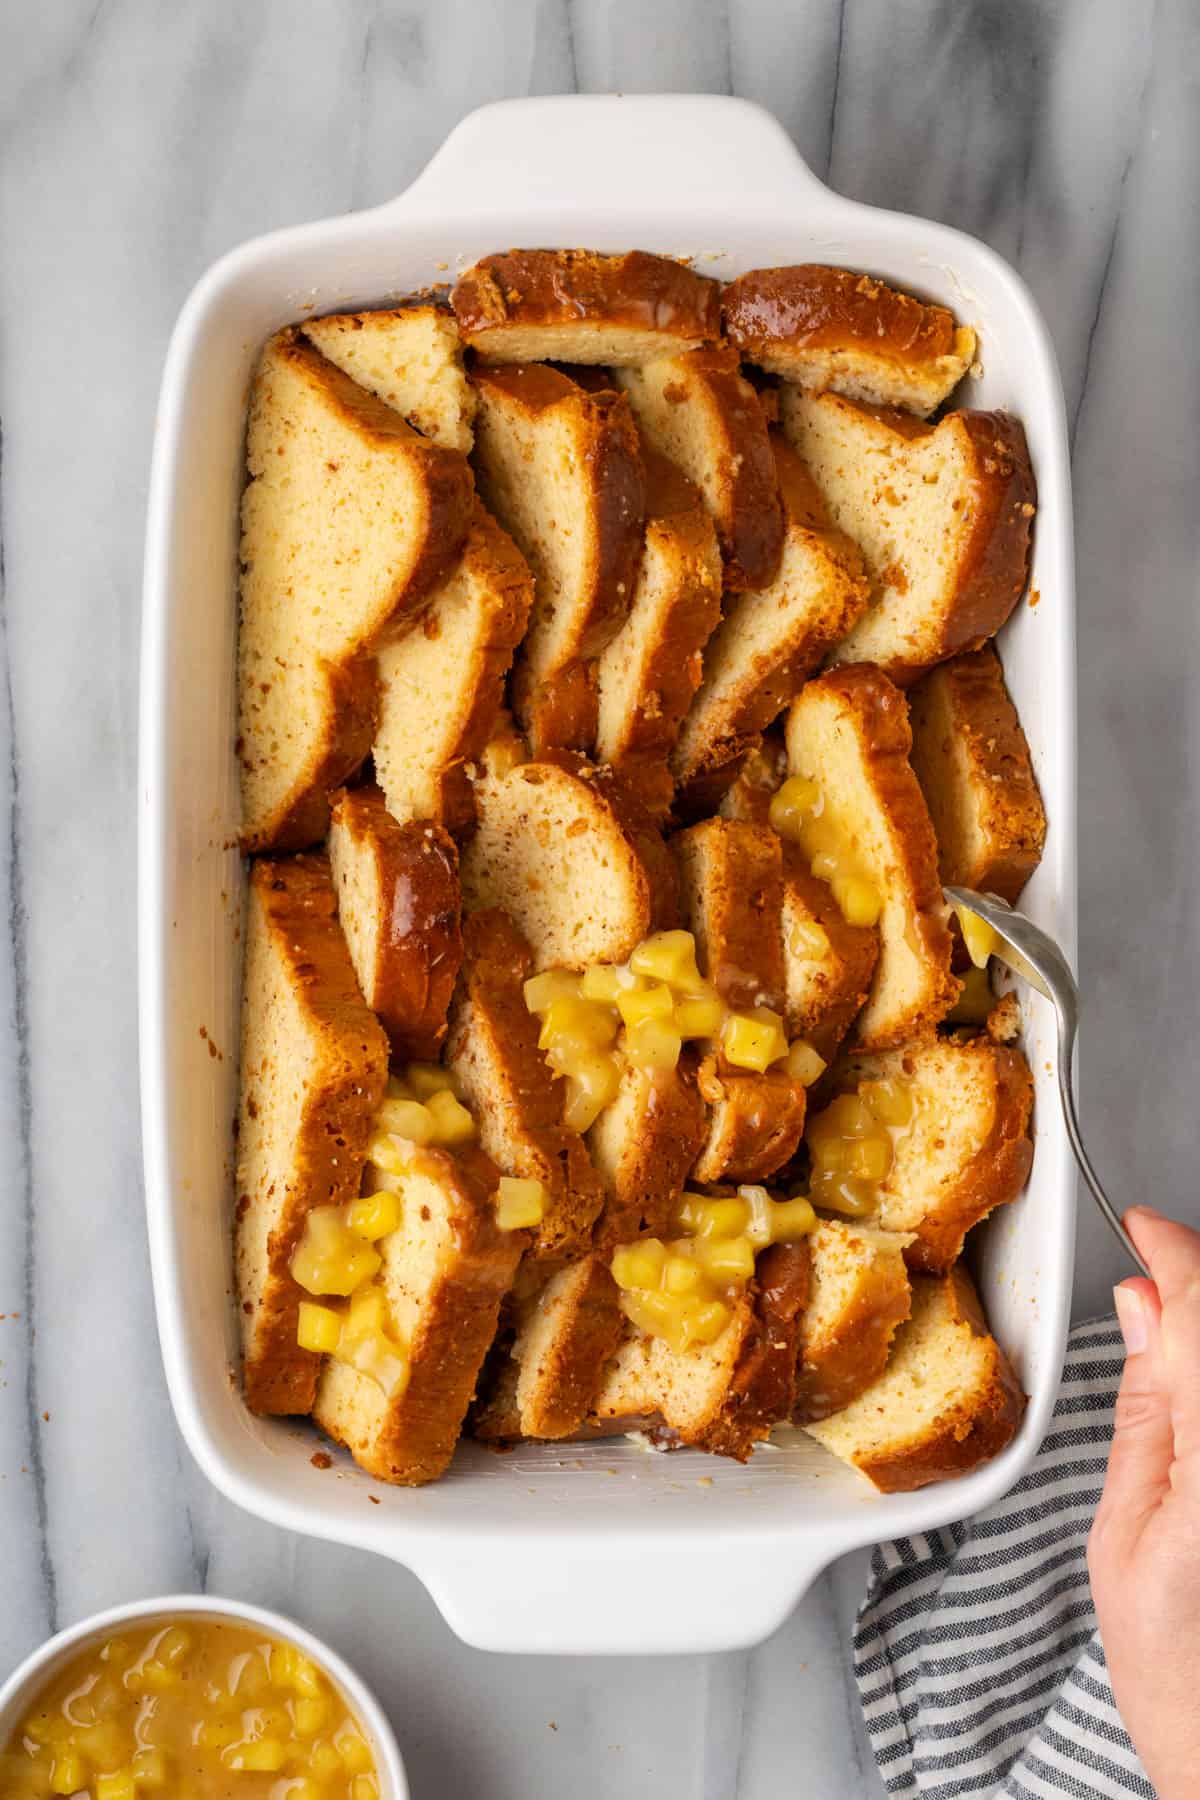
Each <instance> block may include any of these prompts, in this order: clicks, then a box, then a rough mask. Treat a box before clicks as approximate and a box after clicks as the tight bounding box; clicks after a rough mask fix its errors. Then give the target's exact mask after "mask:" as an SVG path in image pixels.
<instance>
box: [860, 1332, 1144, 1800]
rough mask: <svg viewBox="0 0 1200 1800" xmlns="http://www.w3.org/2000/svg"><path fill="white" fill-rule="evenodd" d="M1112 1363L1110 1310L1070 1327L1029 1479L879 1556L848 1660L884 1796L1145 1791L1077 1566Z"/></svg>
mask: <svg viewBox="0 0 1200 1800" xmlns="http://www.w3.org/2000/svg"><path fill="white" fill-rule="evenodd" d="M1122 1360H1123V1352H1122V1345H1121V1334H1120V1332H1119V1330H1118V1329H1117V1324H1116V1320H1115V1319H1113V1318H1111V1317H1110V1318H1107V1319H1093V1320H1090V1321H1089V1322H1088V1323H1087V1324H1084V1325H1077V1326H1076V1327H1075V1329H1074V1331H1072V1333H1071V1337H1070V1341H1069V1343H1068V1346H1067V1360H1066V1366H1065V1368H1064V1370H1063V1379H1062V1387H1061V1389H1060V1390H1059V1396H1058V1403H1057V1405H1056V1406H1055V1409H1054V1417H1053V1419H1052V1421H1051V1424H1050V1430H1049V1432H1048V1433H1047V1435H1046V1438H1045V1441H1044V1442H1043V1444H1042V1446H1041V1449H1040V1450H1039V1451H1038V1453H1037V1457H1036V1459H1035V1461H1034V1464H1033V1467H1032V1468H1031V1469H1030V1470H1029V1473H1028V1474H1027V1475H1026V1476H1025V1479H1024V1480H1023V1481H1021V1482H1019V1483H1018V1484H1017V1486H1016V1487H1015V1488H1014V1489H1013V1491H1012V1493H1011V1494H1008V1495H1007V1496H1006V1497H1005V1498H1004V1499H1003V1500H1001V1501H998V1502H997V1504H996V1505H995V1506H992V1507H989V1509H988V1510H987V1511H986V1512H983V1513H980V1514H979V1516H978V1517H977V1518H974V1519H967V1520H964V1521H963V1523H962V1524H959V1525H951V1526H949V1527H948V1528H947V1529H946V1530H944V1531H934V1532H930V1533H928V1534H927V1535H925V1536H921V1537H912V1538H901V1539H899V1540H898V1542H896V1543H894V1544H883V1545H881V1546H880V1548H879V1549H877V1550H876V1552H875V1555H874V1557H873V1559H872V1563H871V1584H870V1588H869V1590H868V1593H867V1596H866V1599H865V1600H864V1601H863V1604H862V1608H861V1610H860V1612H859V1615H858V1625H857V1628H856V1630H855V1634H854V1668H855V1674H856V1676H857V1679H858V1691H859V1696H860V1698H861V1700H862V1711H863V1722H864V1724H865V1726H866V1731H867V1736H868V1737H869V1738H870V1741H871V1746H872V1748H873V1749H874V1752H875V1760H876V1762H877V1763H878V1765H879V1772H880V1775H881V1776H882V1777H883V1781H884V1785H885V1787H886V1788H887V1791H888V1793H889V1794H901V1795H914V1796H916V1795H920V1796H921V1797H922V1800H952V1796H958V1795H968V1794H969V1795H973V1796H979V1797H980V1800H987V1797H991V1800H1043V1796H1044V1797H1045V1800H1050V1797H1051V1796H1053V1797H1054V1800H1061V1797H1062V1796H1063V1795H1070V1796H1072V1797H1073V1800H1117V1796H1123V1795H1129V1794H1138V1795H1143V1796H1145V1797H1146V1800H1154V1789H1153V1788H1152V1787H1151V1785H1150V1783H1149V1781H1147V1779H1146V1776H1145V1774H1144V1773H1143V1770H1142V1765H1141V1763H1140V1761H1139V1760H1138V1757H1137V1754H1136V1752H1135V1751H1134V1748H1133V1746H1132V1744H1131V1743H1130V1741H1129V1737H1128V1735H1127V1733H1126V1731H1125V1727H1124V1726H1123V1725H1122V1723H1121V1719H1120V1715H1119V1714H1118V1712H1117V1709H1116V1707H1115V1706H1114V1704H1113V1697H1112V1688H1111V1687H1110V1685H1109V1680H1108V1671H1107V1669H1106V1667H1105V1662H1104V1650H1103V1648H1102V1646H1101V1643H1100V1635H1099V1633H1098V1631H1097V1629H1096V1614H1095V1610H1094V1608H1093V1606H1092V1597H1091V1593H1090V1591H1089V1588H1088V1577H1087V1564H1086V1561H1085V1552H1086V1548H1087V1534H1088V1529H1089V1527H1090V1525H1091V1522H1092V1515H1093V1514H1094V1512H1095V1510H1096V1504H1097V1501H1098V1500H1099V1498H1100V1489H1101V1486H1102V1484H1103V1481H1104V1467H1105V1463H1106V1461H1107V1458H1108V1447H1109V1444H1110V1442H1111V1441H1112V1421H1113V1401H1114V1399H1115V1397H1116V1391H1117V1384H1118V1382H1119V1381H1120V1378H1121V1366H1122Z"/></svg>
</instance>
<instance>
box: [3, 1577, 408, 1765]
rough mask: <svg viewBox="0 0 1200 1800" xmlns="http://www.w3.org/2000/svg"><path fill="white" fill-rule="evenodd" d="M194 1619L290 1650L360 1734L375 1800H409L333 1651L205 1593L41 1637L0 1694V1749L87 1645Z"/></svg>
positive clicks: (387, 1742)
mask: <svg viewBox="0 0 1200 1800" xmlns="http://www.w3.org/2000/svg"><path fill="white" fill-rule="evenodd" d="M199 1618H206V1619H220V1620H226V1621H228V1623H229V1624H231V1625H252V1626H254V1627H255V1628H256V1629H257V1630H259V1631H263V1632H265V1633H266V1634H267V1635H268V1636H269V1637H277V1638H282V1639H283V1640H284V1641H285V1642H286V1643H292V1644H296V1645H298V1646H299V1648H300V1649H301V1650H303V1651H304V1654H305V1655H306V1656H308V1657H311V1659H312V1661H313V1662H315V1663H316V1664H317V1666H318V1667H319V1668H321V1669H323V1670H324V1672H325V1674H326V1675H328V1677H329V1679H330V1680H331V1681H332V1682H333V1684H334V1686H335V1687H336V1688H338V1689H339V1690H340V1692H341V1694H342V1697H343V1698H344V1700H345V1701H346V1704H347V1706H348V1707H349V1709H350V1711H351V1712H352V1713H353V1714H354V1716H355V1718H356V1719H357V1720H358V1722H359V1724H360V1725H361V1726H362V1728H363V1730H364V1732H365V1733H366V1735H367V1738H368V1739H369V1741H370V1744H371V1749H372V1750H373V1752H374V1755H375V1768H376V1771H377V1773H378V1776H379V1792H380V1800H409V1792H408V1781H407V1780H406V1778H405V1774H404V1762H403V1760H402V1758H401V1755H400V1746H399V1745H398V1744H397V1742H396V1734H395V1732H394V1731H393V1730H392V1728H391V1726H390V1724H389V1723H388V1721H387V1718H386V1716H385V1714H384V1711H383V1708H382V1707H381V1706H380V1704H379V1702H378V1700H376V1698H375V1696H374V1694H373V1693H372V1692H371V1690H370V1688H369V1687H368V1686H367V1684H366V1682H365V1681H364V1680H363V1678H362V1676H361V1675H357V1674H356V1673H355V1671H354V1670H353V1669H352V1668H351V1667H350V1664H349V1663H348V1662H345V1661H343V1659H342V1658H341V1657H340V1656H339V1655H338V1653H337V1651H336V1650H331V1649H330V1648H329V1645H328V1644H325V1643H322V1641H321V1639H320V1638H318V1637H314V1636H313V1634H312V1632H311V1631H305V1629H304V1627H303V1626H302V1625H297V1624H296V1622H295V1621H294V1620H293V1619H287V1618H285V1617H284V1616H283V1614H282V1613H276V1612H268V1611H267V1610H266V1608H265V1607H262V1606H247V1605H245V1604H244V1602H242V1601H241V1600H222V1599H219V1598H218V1597H217V1596H216V1595H213V1594H165V1595H163V1596H161V1597H160V1598H158V1599H153V1600H133V1601H131V1602H130V1603H129V1604H128V1605H127V1606H113V1607H110V1608H109V1610H108V1611H107V1612H98V1613H92V1614H91V1616H90V1617H89V1618H86V1619H81V1620H80V1621H79V1623H78V1625H71V1626H69V1627H68V1628H67V1630H66V1631H60V1632H59V1633H58V1635H57V1637H52V1638H48V1639H47V1641H46V1642H45V1643H44V1644H43V1645H42V1646H41V1648H40V1649H38V1650H35V1651H34V1652H33V1654H32V1655H31V1656H27V1657H26V1658H25V1661H24V1662H23V1663H20V1664H19V1665H18V1667H17V1668H16V1669H14V1670H13V1672H12V1674H11V1675H10V1676H9V1678H8V1680H7V1681H6V1682H5V1683H4V1685H3V1687H0V1746H2V1745H4V1744H6V1743H7V1742H8V1739H9V1737H10V1736H11V1734H12V1731H13V1728H14V1726H16V1724H17V1723H18V1722H19V1720H20V1719H21V1718H22V1717H23V1715H24V1714H25V1712H26V1710H27V1709H28V1707H29V1705H30V1703H31V1702H32V1701H33V1700H35V1699H36V1698H37V1696H38V1695H39V1694H40V1693H41V1692H42V1690H43V1688H44V1687H45V1685H46V1683H47V1682H48V1681H49V1680H50V1679H51V1678H52V1677H53V1676H54V1675H55V1674H56V1673H57V1671H58V1670H59V1669H60V1668H61V1667H62V1665H63V1663H65V1662H67V1661H68V1660H69V1658H70V1657H71V1656H73V1655H74V1654H75V1652H76V1651H77V1650H79V1649H80V1648H82V1646H83V1645H85V1644H87V1643H88V1642H89V1641H90V1640H91V1639H92V1638H100V1637H107V1636H108V1635H109V1633H110V1632H112V1631H113V1630H115V1629H117V1628H118V1627H121V1626H126V1625H153V1624H154V1623H155V1622H156V1621H158V1620H162V1621H163V1622H164V1623H166V1622H167V1621H168V1620H170V1621H175V1620H177V1619H199Z"/></svg>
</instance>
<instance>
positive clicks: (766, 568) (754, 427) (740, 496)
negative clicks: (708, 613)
mask: <svg viewBox="0 0 1200 1800" xmlns="http://www.w3.org/2000/svg"><path fill="white" fill-rule="evenodd" d="M685 360H686V362H687V364H688V368H689V371H690V373H691V374H692V375H693V377H695V378H698V379H699V380H701V381H702V382H703V383H704V385H705V386H706V387H707V388H708V391H709V393H710V394H711V395H712V399H713V403H714V405H715V406H716V408H717V410H718V411H719V412H720V414H721V416H722V418H723V420H724V423H725V431H726V436H727V439H728V444H729V450H728V454H727V455H726V457H725V460H724V465H723V467H722V469H721V471H720V472H721V477H722V484H723V486H724V488H725V492H726V494H727V497H728V498H727V503H726V505H725V507H724V508H723V509H722V513H721V515H720V516H718V517H717V519H716V527H717V536H718V537H719V538H720V540H721V554H722V557H723V558H724V562H725V585H726V587H727V588H733V589H735V590H738V591H740V590H742V589H746V588H749V589H752V590H756V589H758V588H764V587H766V586H767V584H768V583H769V582H771V581H773V580H774V579H775V574H776V571H777V570H778V568H779V558H780V556H781V554H782V551H783V512H782V509H781V507H780V504H779V491H778V487H777V485H776V477H775V458H774V456H773V455H772V453H771V444H770V440H769V438H768V435H767V419H766V414H765V413H764V411H763V408H762V404H761V402H760V400H759V398H758V395H757V394H756V393H755V391H754V389H753V388H752V387H751V385H750V383H749V382H748V381H747V380H746V378H745V376H744V375H743V374H742V372H741V369H740V367H739V364H738V358H737V353H736V351H734V350H731V349H729V348H727V347H726V346H724V345H721V346H719V347H717V348H715V349H712V350H693V351H691V352H690V353H689V354H688V355H687V357H686V359H685ZM667 397H668V399H669V398H670V391H669V389H668V390H667Z"/></svg>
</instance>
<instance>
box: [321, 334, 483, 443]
mask: <svg viewBox="0 0 1200 1800" xmlns="http://www.w3.org/2000/svg"><path fill="white" fill-rule="evenodd" d="M301 329H302V330H303V332H304V335H305V337H306V338H307V339H308V341H309V343H310V344H315V345H316V347H317V349H318V350H319V351H320V352H321V354H322V356H327V357H328V358H329V361H330V362H331V363H336V364H337V366H338V368H339V369H344V370H345V372H346V374H347V375H349V376H350V377H351V378H352V379H353V380H354V381H357V382H358V384H359V386H360V387H365V388H367V389H369V391H370V392H371V393H372V394H377V395H378V396H379V398H380V399H381V400H382V401H383V403H384V405H385V406H390V407H392V408H393V410H394V411H396V412H398V413H399V414H400V416H401V417H402V418H404V419H407V420H408V422H409V424H410V425H411V426H413V427H414V429H415V430H417V431H419V432H421V433H422V434H423V436H425V437H427V438H432V439H433V441H434V443H435V444H444V445H445V447H446V449H447V450H461V451H462V452H463V454H464V455H467V454H468V453H469V452H470V449H471V445H472V443H473V442H474V435H475V434H474V431H473V430H472V426H473V424H474V420H475V392H474V389H473V388H472V387H471V384H470V382H469V381H468V380H467V377H466V372H465V370H464V369H463V356H462V341H461V339H460V338H459V335H458V326H457V325H456V324H455V322H454V317H453V315H452V314H451V313H449V312H447V311H446V309H445V308H444V307H441V306H427V305H416V306H397V307H392V308H390V309H388V310H385V311H381V312H361V313H330V314H329V315H328V316H327V317H326V318H324V319H311V320H310V321H309V323H308V324H307V325H304V326H302V327H301Z"/></svg>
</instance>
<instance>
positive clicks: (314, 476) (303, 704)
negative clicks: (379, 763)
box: [237, 330, 471, 850]
mask: <svg viewBox="0 0 1200 1800" xmlns="http://www.w3.org/2000/svg"><path fill="white" fill-rule="evenodd" d="M246 462H247V468H248V470H249V475H250V480H249V483H248V485H247V487H246V490H245V493H244V494H243V496H242V541H241V562H242V579H241V619H240V629H239V639H238V740H237V751H238V757H239V760H240V762H241V772H242V842H243V844H244V845H245V847H246V848H247V849H250V850H262V849H267V848H271V847H274V848H278V849H298V848H302V847H303V846H305V845H308V844H312V843H315V842H317V841H318V840H319V839H320V838H321V837H322V835H323V834H324V831H325V828H326V826H327V824H328V822H329V806H328V801H327V798H326V796H327V794H328V793H329V791H330V789H332V788H335V787H337V786H338V785H339V784H340V783H341V782H342V781H343V780H344V779H345V778H346V776H347V775H349V774H351V773H352V772H353V770H354V769H356V768H357V767H358V765H359V763H361V762H362V761H363V759H364V757H365V756H366V755H367V753H368V751H369V750H370V748H371V740H372V737H373V736H374V728H375V717H376V707H377V692H376V675H375V667H374V663H373V660H372V655H371V653H372V651H373V650H374V649H375V647H376V646H377V644H378V642H379V640H380V638H381V637H382V636H383V635H384V634H385V632H386V631H387V629H388V628H389V627H394V626H396V625H397V624H398V622H399V621H401V620H402V619H408V618H411V617H414V616H415V615H416V613H417V611H418V610H419V608H420V607H422V606H424V605H425V604H426V602H427V601H428V599H429V596H430V594H431V593H432V591H433V589H434V588H435V587H436V586H437V584H438V583H439V582H440V581H441V580H442V579H443V578H444V576H445V575H446V574H447V573H448V571H449V570H450V569H451V568H452V567H453V566H454V564H455V562H456V561H457V559H458V556H459V552H460V550H461V547H462V542H463V537H464V535H465V533H466V529H467V522H468V518H469V515H470V507H471V472H470V469H469V468H468V466H467V463H466V461H465V459H464V458H463V457H462V456H460V455H458V454H457V453H456V452H455V451H452V450H443V449H441V448H439V447H438V446H437V445H435V444H430V443H428V442H426V440H425V439H424V438H421V437H419V436H418V434H417V433H416V432H415V431H413V430H411V428H410V427H409V426H408V425H406V424H405V423H404V420H403V419H402V418H401V417H400V415H399V414H398V413H395V412H393V411H392V410H391V408H390V407H387V406H385V405H384V404H383V402H382V401H380V400H378V399H376V398H375V396H374V395H373V394H368V393H367V392H366V390H365V389H363V388H360V387H358V386H357V385H356V384H355V383H354V382H353V381H351V380H350V378H349V376H347V375H344V374H343V373H342V371H341V370H340V369H336V368H335V367H334V366H333V364H332V363H331V362H328V361H327V360H326V358H325V357H323V356H321V355H320V354H319V352H318V351H316V350H315V349H313V347H312V345H311V344H308V343H306V342H305V341H304V340H303V339H302V338H301V336H300V334H299V332H298V331H295V330H289V331H283V332H280V333H279V334H278V335H277V336H276V337H273V338H272V339H271V340H270V341H269V343H268V344H267V346H266V349H265V350H264V351H263V354H262V357H261V360H260V362H259V366H258V370H257V372H256V374H255V378H254V386H253V389H252V392H251V396H250V416H249V424H248V433H247V445H246Z"/></svg>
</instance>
